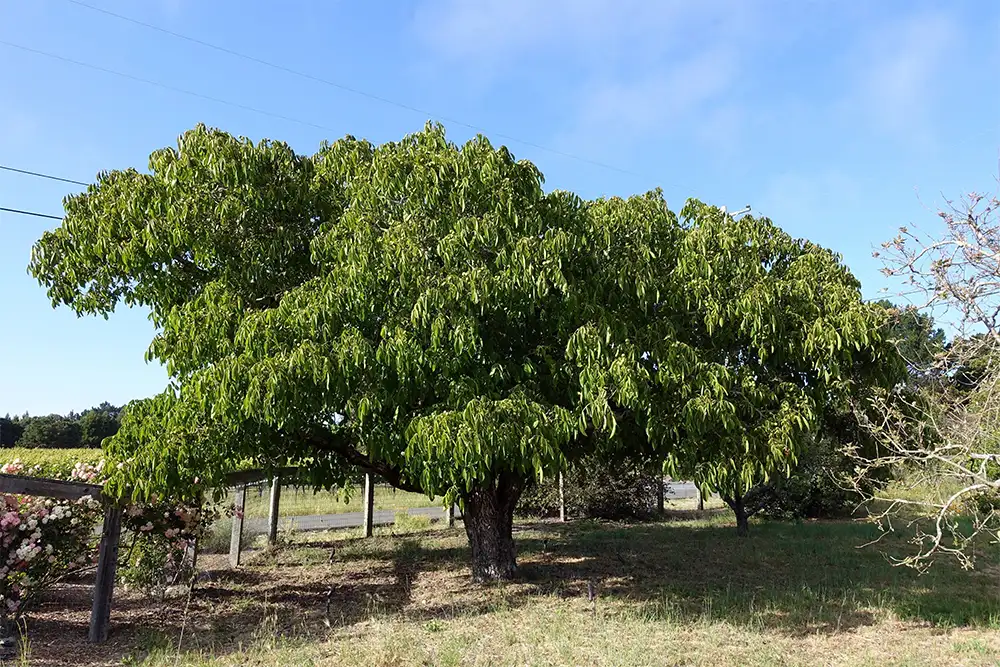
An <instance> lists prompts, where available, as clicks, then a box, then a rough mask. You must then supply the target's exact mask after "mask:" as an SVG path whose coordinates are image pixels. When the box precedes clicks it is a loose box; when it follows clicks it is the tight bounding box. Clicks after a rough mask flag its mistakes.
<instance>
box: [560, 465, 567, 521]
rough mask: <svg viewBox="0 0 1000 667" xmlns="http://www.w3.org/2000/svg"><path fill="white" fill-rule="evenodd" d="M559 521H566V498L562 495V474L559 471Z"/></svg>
mask: <svg viewBox="0 0 1000 667" xmlns="http://www.w3.org/2000/svg"><path fill="white" fill-rule="evenodd" d="M559 520H560V521H566V496H565V494H564V493H563V474H562V470H560V471H559Z"/></svg>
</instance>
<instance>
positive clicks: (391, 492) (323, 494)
mask: <svg viewBox="0 0 1000 667" xmlns="http://www.w3.org/2000/svg"><path fill="white" fill-rule="evenodd" d="M269 493H270V492H269V488H268V487H267V486H266V485H263V486H258V487H256V488H250V489H247V499H246V507H245V509H244V513H245V516H247V517H251V518H261V517H266V516H267V512H268V506H269V495H268V494H269ZM361 502H362V501H361V489H352V490H351V493H350V494H347V495H342V494H338V493H332V492H329V491H320V492H318V493H313V491H312V490H311V489H301V488H297V487H283V488H282V489H281V503H280V510H281V516H303V515H308V514H343V513H347V512H360V511H361ZM440 506H441V501H440V500H438V499H434V500H431V499H429V498H428V497H427V496H425V495H423V494H420V493H410V492H407V491H399V490H397V489H393V488H391V487H388V486H380V485H376V486H375V509H376V510H404V509H409V508H411V507H440Z"/></svg>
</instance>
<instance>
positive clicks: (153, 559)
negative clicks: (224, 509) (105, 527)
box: [120, 500, 221, 596]
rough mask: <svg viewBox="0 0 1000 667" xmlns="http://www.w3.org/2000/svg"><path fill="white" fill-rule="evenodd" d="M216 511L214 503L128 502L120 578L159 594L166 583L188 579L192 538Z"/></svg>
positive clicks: (203, 532) (202, 530)
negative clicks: (127, 544)
mask: <svg viewBox="0 0 1000 667" xmlns="http://www.w3.org/2000/svg"><path fill="white" fill-rule="evenodd" d="M220 514H221V512H220V510H219V508H218V507H216V506H214V505H209V506H207V507H203V506H198V505H197V504H193V503H186V502H177V501H172V502H167V501H162V500H159V501H155V502H152V503H149V504H146V505H141V506H140V505H131V506H130V507H129V508H128V509H127V510H126V512H125V517H124V519H123V522H122V527H123V528H124V529H125V530H126V531H128V534H129V536H130V538H131V544H130V545H129V547H128V548H127V549H126V550H125V558H124V562H123V563H120V566H121V578H122V580H123V581H126V582H129V583H131V584H135V585H137V586H139V587H142V588H143V589H144V590H146V591H147V592H148V593H150V594H153V595H161V596H162V594H163V592H164V591H165V590H166V588H167V587H168V586H172V585H175V584H178V583H181V582H186V581H189V580H190V578H191V576H192V575H193V574H194V572H193V569H194V562H193V560H194V549H193V547H194V545H195V542H196V541H197V540H198V539H201V538H203V537H204V536H205V535H207V533H208V531H209V529H210V527H211V525H212V522H214V521H215V520H216V519H217V518H218V517H219V515H220Z"/></svg>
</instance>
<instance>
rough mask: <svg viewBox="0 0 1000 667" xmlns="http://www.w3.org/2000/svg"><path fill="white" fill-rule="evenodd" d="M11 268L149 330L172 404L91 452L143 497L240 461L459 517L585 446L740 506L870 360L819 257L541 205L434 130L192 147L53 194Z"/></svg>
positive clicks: (528, 175) (749, 239) (158, 403)
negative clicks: (458, 501)
mask: <svg viewBox="0 0 1000 667" xmlns="http://www.w3.org/2000/svg"><path fill="white" fill-rule="evenodd" d="M30 268H31V271H32V272H33V274H34V275H35V276H36V277H37V278H38V279H39V280H40V281H41V282H42V283H43V284H44V285H46V286H47V288H48V290H49V295H50V297H51V298H52V300H53V302H54V303H56V304H60V303H61V304H67V305H69V306H70V307H72V308H74V309H75V310H76V311H77V312H79V313H97V314H103V315H107V314H108V313H110V312H111V311H112V310H114V308H115V307H116V306H117V305H119V304H121V303H125V304H128V305H140V306H143V307H146V308H148V309H149V310H150V312H151V318H152V321H153V323H154V325H155V326H156V328H157V334H156V337H155V338H154V340H153V342H152V344H151V346H150V349H149V355H150V357H151V358H153V359H157V360H159V361H161V362H163V363H165V364H166V365H167V368H168V369H169V371H170V373H171V376H172V382H171V386H170V387H169V388H168V389H167V391H166V392H164V393H163V394H162V395H160V396H158V397H155V398H153V399H149V400H146V401H138V402H134V403H133V404H131V405H130V406H129V407H128V408H127V409H126V411H125V413H124V415H123V423H122V428H121V431H119V433H118V434H117V435H116V436H115V437H113V438H111V439H110V440H109V441H107V444H106V447H107V449H108V452H109V453H110V454H111V455H112V457H114V458H116V459H117V460H118V461H120V462H121V464H122V465H121V468H120V471H119V473H117V475H116V476H115V477H114V478H113V479H112V482H111V484H112V486H113V488H116V489H118V490H120V491H121V490H124V489H125V488H131V489H132V490H133V492H136V493H138V494H140V495H141V494H143V493H152V492H157V491H160V490H165V489H172V488H178V487H179V486H183V485H187V484H190V483H192V481H193V480H194V478H195V477H198V478H200V479H201V480H202V481H203V483H211V482H212V481H213V480H217V479H218V478H219V476H220V475H221V474H223V473H225V472H227V471H229V470H231V469H233V468H234V467H238V466H243V465H255V466H265V467H267V466H283V465H303V466H306V467H308V468H309V470H310V474H311V475H312V481H313V482H314V483H315V484H317V485H333V484H338V483H341V482H343V481H344V480H345V479H346V477H345V476H346V475H348V474H349V472H350V470H351V469H352V466H361V467H362V468H365V469H369V470H373V471H375V472H378V473H380V474H382V475H383V476H385V477H386V478H387V479H389V481H390V482H392V483H394V484H397V485H398V486H401V487H404V488H416V489H420V490H423V491H426V492H428V493H439V494H442V493H448V492H455V493H461V491H462V490H463V489H469V488H472V487H473V486H474V485H476V484H481V483H489V482H490V481H491V480H494V479H496V478H497V477H498V476H499V475H501V474H512V475H514V476H517V477H521V478H523V477H526V476H530V475H533V474H539V473H542V472H544V471H552V470H555V469H556V468H557V467H558V466H559V465H561V464H562V463H563V462H564V461H565V460H566V459H567V458H573V457H576V456H579V455H581V454H582V453H584V452H586V451H588V450H590V449H592V448H594V447H617V448H621V449H622V451H623V452H625V453H632V454H638V453H641V454H643V455H653V456H655V457H658V458H660V459H662V460H665V461H667V462H668V466H669V467H671V468H673V469H674V470H676V471H694V470H697V471H698V474H699V476H700V478H702V479H706V480H712V481H714V482H717V483H719V484H729V483H732V482H733V481H734V480H745V481H746V482H748V483H749V482H750V481H751V480H752V479H753V478H754V477H755V476H759V475H762V474H763V475H766V474H767V473H768V472H770V471H772V470H776V469H779V468H781V467H783V466H785V465H786V464H787V463H788V462H789V461H791V460H794V456H795V449H796V442H797V441H798V439H799V438H798V436H799V435H800V434H802V433H804V432H806V431H809V430H811V429H812V428H814V427H815V424H816V421H817V419H818V406H819V405H820V404H821V403H823V402H824V401H826V400H829V398H830V397H831V396H834V395H836V394H837V393H838V392H842V391H844V390H845V389H846V388H847V385H848V384H849V383H850V382H851V381H853V380H852V379H851V378H855V377H857V373H856V370H857V368H858V367H864V368H866V369H871V370H872V371H873V372H875V371H877V370H878V368H879V367H880V365H881V362H883V361H885V360H886V359H888V355H889V346H888V345H886V344H885V342H884V341H883V340H882V334H881V330H882V329H881V327H882V324H883V319H884V311H883V310H882V309H879V308H877V307H873V306H869V305H866V304H864V303H863V302H862V301H861V299H860V293H859V286H858V283H857V281H856V280H855V279H854V277H853V276H852V275H851V274H850V273H849V271H848V270H847V269H846V268H845V267H844V266H843V265H842V263H841V262H840V261H839V258H837V257H836V256H834V255H833V254H832V253H830V252H829V251H827V250H824V249H822V248H819V247H816V246H814V245H812V244H809V243H805V242H800V241H797V240H795V239H792V238H791V237H789V236H788V235H787V234H785V233H784V232H782V231H781V230H780V229H778V228H777V227H775V226H774V225H772V224H771V222H770V221H768V220H766V219H760V218H754V217H750V216H746V217H744V218H742V219H740V220H736V221H734V220H732V219H731V218H730V217H728V216H726V215H725V214H724V213H723V212H722V211H720V210H719V209H717V208H715V207H711V206H708V205H705V204H702V203H700V202H697V201H691V202H689V203H688V204H687V205H686V206H685V208H684V209H683V211H682V212H681V217H680V218H678V217H677V216H676V215H675V214H673V213H672V212H670V211H669V210H668V208H667V206H666V204H665V202H664V201H663V198H662V195H661V194H660V193H659V192H651V193H649V194H647V195H644V196H639V197H633V198H630V199H627V200H624V199H618V198H614V199H609V200H598V201H594V202H584V201H581V200H580V199H579V198H577V197H575V196H573V195H571V194H569V193H565V192H550V193H546V192H545V191H544V190H543V188H542V176H541V174H540V173H539V172H538V170H537V169H536V168H535V167H534V166H533V165H532V164H530V163H528V162H525V161H516V160H515V159H514V157H513V156H512V155H511V154H510V153H509V152H508V151H507V150H506V149H505V148H499V149H496V148H494V147H493V146H491V145H490V143H489V142H488V141H487V140H486V139H485V138H482V137H478V138H476V139H473V140H471V141H469V142H468V143H466V144H464V145H463V146H461V147H459V146H456V145H454V144H451V143H449V142H447V140H446V139H445V135H444V132H443V130H442V129H441V128H440V127H437V126H432V125H429V126H428V127H427V128H426V129H425V130H424V131H422V132H419V133H416V134H413V135H411V136H408V137H406V138H405V139H404V140H402V141H400V142H396V143H387V144H384V145H381V146H373V145H372V144H369V143H368V142H365V141H360V140H356V139H354V138H352V137H347V138H344V139H341V140H339V141H337V142H335V143H332V144H329V145H324V146H322V147H321V148H320V150H319V151H318V152H317V153H316V154H315V155H312V156H301V155H297V154H295V153H294V152H293V151H292V150H291V149H290V148H289V147H288V146H286V145H285V144H282V143H278V142H269V141H264V142H260V143H257V144H255V143H253V142H250V141H249V140H245V139H237V138H234V137H232V136H230V135H228V134H226V133H223V132H220V131H216V130H211V129H208V128H205V127H201V126H199V127H197V128H195V129H194V130H192V131H190V132H188V133H186V134H185V135H184V136H182V137H181V139H180V140H179V142H178V145H177V147H176V148H166V149H163V150H160V151H157V152H156V153H154V154H153V155H152V156H151V158H150V164H149V173H148V174H143V173H139V172H137V171H134V170H129V171H123V172H110V173H104V174H101V175H100V176H99V178H98V182H97V183H96V184H95V185H92V186H90V187H89V188H88V190H87V191H86V192H85V193H83V194H80V195H77V196H73V197H69V198H68V199H67V200H66V219H65V221H64V222H63V224H62V226H61V227H59V228H58V229H57V230H55V231H53V232H50V233H47V234H46V235H45V236H44V237H43V238H42V239H41V240H40V241H39V242H38V244H37V245H36V247H35V249H34V252H33V256H32V261H31V267H30Z"/></svg>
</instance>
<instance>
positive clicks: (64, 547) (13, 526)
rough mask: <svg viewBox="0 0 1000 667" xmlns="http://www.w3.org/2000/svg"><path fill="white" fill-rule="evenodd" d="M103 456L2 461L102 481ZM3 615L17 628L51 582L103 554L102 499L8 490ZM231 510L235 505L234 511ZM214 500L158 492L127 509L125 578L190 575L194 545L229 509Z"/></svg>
mask: <svg viewBox="0 0 1000 667" xmlns="http://www.w3.org/2000/svg"><path fill="white" fill-rule="evenodd" d="M104 471H105V462H104V460H103V459H101V460H98V461H96V463H95V462H92V461H76V462H72V463H71V462H69V461H58V462H46V465H44V466H43V465H42V464H39V463H32V464H26V463H25V462H23V461H22V460H21V459H20V458H15V459H14V460H13V461H9V462H7V463H3V464H0V473H3V474H8V475H23V476H34V477H51V478H54V479H68V480H70V481H76V482H84V483H88V484H95V485H102V484H104V482H105V481H106V475H105V474H104ZM0 499H2V500H0V621H2V622H3V623H4V624H5V627H9V626H10V623H11V622H14V621H17V620H18V618H19V617H20V616H21V615H22V614H23V613H24V611H25V609H26V607H27V606H28V605H29V604H30V602H31V601H32V600H33V599H34V598H36V597H37V596H38V594H39V593H40V592H42V591H44V590H45V589H46V588H47V587H49V586H51V585H52V584H53V583H55V582H56V581H58V580H59V579H61V578H62V577H64V576H66V575H67V574H69V573H71V572H73V571H75V570H78V569H80V568H83V567H86V566H89V565H92V564H94V563H95V562H96V559H97V552H98V550H97V546H98V541H99V537H100V535H99V532H98V531H97V526H98V524H99V523H100V521H101V518H102V506H101V503H100V502H98V501H96V500H94V499H93V498H90V497H85V498H83V499H81V500H79V501H69V500H57V499H52V498H44V497H37V496H23V495H14V494H5V495H2V496H0ZM230 512H231V510H230ZM221 513H222V512H221V510H220V508H219V507H217V506H214V505H208V506H203V505H202V506H200V505H199V504H198V503H194V502H182V501H178V500H176V499H173V500H169V499H157V498H152V499H151V501H150V502H147V503H144V504H141V505H130V506H127V507H126V508H125V513H124V516H123V520H122V528H123V531H124V537H123V539H124V541H125V542H124V543H125V544H126V545H127V546H126V548H124V549H122V550H120V553H121V554H122V556H121V561H120V562H119V569H118V572H119V576H120V578H121V579H122V580H123V581H127V582H129V583H132V584H135V585H137V586H139V587H141V588H143V590H147V591H149V592H151V593H155V592H158V591H159V592H162V591H163V590H164V589H165V588H166V586H169V585H171V584H176V583H179V582H181V581H184V580H186V579H187V578H188V577H189V576H190V575H191V573H192V567H193V565H194V563H193V555H194V550H193V546H194V543H195V541H196V540H197V539H198V538H199V537H201V536H202V535H203V534H204V533H205V531H207V530H208V528H209V527H210V525H211V523H212V521H214V520H215V519H216V518H218V517H219V515H220V514H221Z"/></svg>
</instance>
